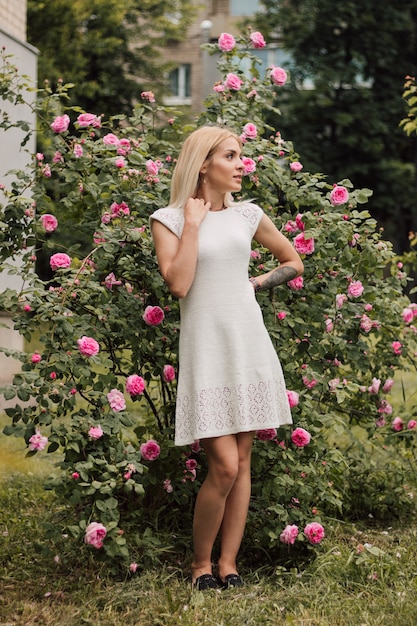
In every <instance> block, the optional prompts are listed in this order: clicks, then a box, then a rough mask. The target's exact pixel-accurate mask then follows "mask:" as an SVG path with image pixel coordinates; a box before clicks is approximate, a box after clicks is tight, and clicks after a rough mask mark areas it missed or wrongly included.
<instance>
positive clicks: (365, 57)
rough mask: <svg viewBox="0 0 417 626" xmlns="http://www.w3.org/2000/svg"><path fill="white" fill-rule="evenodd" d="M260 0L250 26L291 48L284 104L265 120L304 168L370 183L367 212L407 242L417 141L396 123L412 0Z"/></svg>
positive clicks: (414, 28) (410, 56)
mask: <svg viewBox="0 0 417 626" xmlns="http://www.w3.org/2000/svg"><path fill="white" fill-rule="evenodd" d="M263 4H264V5H265V12H264V13H263V14H260V15H259V16H258V22H257V23H258V25H259V26H260V27H262V28H264V29H265V31H266V32H268V33H270V34H272V33H274V32H279V33H280V35H281V36H282V46H283V47H284V48H285V49H286V50H287V51H289V52H290V54H291V57H292V63H291V86H290V87H289V88H288V92H287V94H286V95H287V101H286V104H285V105H281V107H282V109H283V110H284V111H285V113H284V115H283V118H282V119H281V120H280V121H279V122H278V121H277V120H275V121H274V123H275V124H279V127H280V129H281V130H282V133H283V135H284V137H285V136H286V135H287V134H288V135H289V136H290V137H291V138H292V139H293V140H294V142H295V143H296V145H297V147H298V149H299V150H300V152H301V153H302V154H303V159H304V163H305V166H306V167H307V168H308V169H310V170H311V171H324V172H326V173H327V174H329V175H331V176H332V177H333V178H334V179H336V180H338V179H339V178H340V177H341V176H342V175H344V176H347V177H349V178H350V179H351V180H352V181H353V182H354V184H355V185H358V186H366V187H369V188H371V189H373V191H374V195H373V198H372V199H371V200H370V205H369V206H370V210H371V212H372V214H373V215H374V216H375V217H376V218H377V220H378V222H379V224H380V225H381V226H383V227H384V228H385V231H386V235H387V236H388V237H389V238H390V239H391V240H392V241H393V242H394V244H395V247H396V248H397V250H405V249H407V247H408V232H409V231H410V230H413V225H415V223H416V221H417V208H416V205H415V202H414V197H415V192H416V168H415V162H416V149H417V144H416V142H414V143H411V142H409V141H407V140H406V138H405V137H404V135H403V134H402V133H401V131H400V129H399V127H398V125H399V122H400V120H401V118H402V117H403V113H404V105H403V102H402V100H401V94H400V89H401V85H402V84H403V81H404V77H405V76H406V75H407V74H414V73H415V71H416V58H417V2H416V0H387V2H385V3H384V5H381V3H380V2H378V0H371V1H370V2H366V3H364V2H362V1H361V0H350V1H349V2H344V3H340V4H338V5H337V7H335V4H334V2H331V1H330V0H294V1H293V2H287V1H285V0H281V1H277V0H264V2H263ZM306 81H308V83H309V88H305V87H306V84H307V83H306ZM311 85H314V87H313V88H310V87H311Z"/></svg>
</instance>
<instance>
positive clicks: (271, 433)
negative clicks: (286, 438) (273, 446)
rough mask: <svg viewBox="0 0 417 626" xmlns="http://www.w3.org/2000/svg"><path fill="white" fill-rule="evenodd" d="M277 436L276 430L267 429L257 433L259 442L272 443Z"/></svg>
mask: <svg viewBox="0 0 417 626" xmlns="http://www.w3.org/2000/svg"><path fill="white" fill-rule="evenodd" d="M276 436H277V431H276V430H275V428H265V429H264V430H257V431H256V437H257V438H258V439H259V441H271V440H272V439H275V437H276Z"/></svg>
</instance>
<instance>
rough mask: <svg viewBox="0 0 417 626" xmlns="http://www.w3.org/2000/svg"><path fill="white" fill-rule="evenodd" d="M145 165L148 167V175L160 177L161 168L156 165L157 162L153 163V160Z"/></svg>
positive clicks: (149, 160)
mask: <svg viewBox="0 0 417 626" xmlns="http://www.w3.org/2000/svg"><path fill="white" fill-rule="evenodd" d="M145 165H146V171H147V172H148V174H150V175H151V176H157V175H158V172H159V167H158V165H157V164H156V163H155V161H152V159H148V160H147V161H146V164H145Z"/></svg>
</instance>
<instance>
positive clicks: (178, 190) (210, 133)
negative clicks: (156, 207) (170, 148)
mask: <svg viewBox="0 0 417 626" xmlns="http://www.w3.org/2000/svg"><path fill="white" fill-rule="evenodd" d="M229 137H233V138H234V139H236V141H237V142H238V143H239V145H240V146H242V142H241V140H240V137H239V136H238V135H236V134H235V133H234V132H233V131H232V130H230V129H229V128H226V127H224V126H201V127H200V128H197V130H195V131H194V132H192V133H191V135H189V136H188V137H187V139H186V140H185V141H184V143H183V146H182V149H181V152H180V154H179V157H178V161H177V164H176V166H175V170H174V173H173V175H172V182H171V197H170V201H169V206H170V207H173V208H182V207H183V206H184V205H185V203H186V201H187V200H188V198H191V197H194V196H195V194H196V193H197V188H198V185H199V182H200V169H201V167H202V165H203V163H204V162H205V161H206V160H207V159H210V158H211V157H212V156H213V154H214V152H215V151H216V149H217V148H218V146H219V144H220V143H221V142H222V141H224V140H225V139H228V138H229ZM232 202H233V197H232V194H231V193H226V194H225V197H224V199H223V203H224V205H225V206H230V205H231V204H232Z"/></svg>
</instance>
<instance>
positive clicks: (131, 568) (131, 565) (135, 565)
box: [129, 563, 138, 574]
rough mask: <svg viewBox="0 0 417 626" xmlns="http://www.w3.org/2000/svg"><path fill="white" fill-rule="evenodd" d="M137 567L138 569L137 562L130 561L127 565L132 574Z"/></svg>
mask: <svg viewBox="0 0 417 626" xmlns="http://www.w3.org/2000/svg"><path fill="white" fill-rule="evenodd" d="M137 569H138V564H137V563H131V564H130V565H129V572H131V573H132V574H134V573H135V572H136V570H137Z"/></svg>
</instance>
